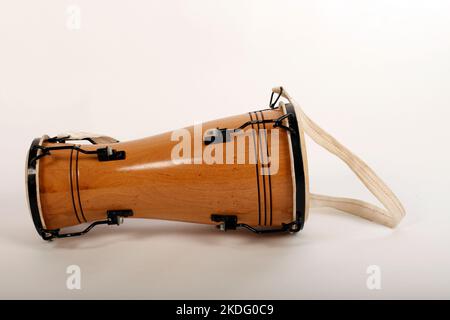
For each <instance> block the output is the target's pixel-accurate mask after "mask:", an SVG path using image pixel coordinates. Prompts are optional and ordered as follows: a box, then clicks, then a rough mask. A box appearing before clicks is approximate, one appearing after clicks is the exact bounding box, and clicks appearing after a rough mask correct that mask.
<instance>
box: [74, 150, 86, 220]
mask: <svg viewBox="0 0 450 320" xmlns="http://www.w3.org/2000/svg"><path fill="white" fill-rule="evenodd" d="M79 155H80V152H79V151H78V150H77V156H76V162H75V181H76V185H77V195H78V205H79V207H80V212H81V215H82V216H83V219H84V222H87V220H86V217H85V216H84V212H83V206H82V205H81V196H80V183H79V178H78V176H79V171H78V157H79Z"/></svg>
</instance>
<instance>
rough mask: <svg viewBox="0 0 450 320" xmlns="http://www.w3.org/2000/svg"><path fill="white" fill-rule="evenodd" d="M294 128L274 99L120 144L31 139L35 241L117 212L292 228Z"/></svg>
mask: <svg viewBox="0 0 450 320" xmlns="http://www.w3.org/2000/svg"><path fill="white" fill-rule="evenodd" d="M298 126H299V124H298V121H297V118H296V113H295V109H294V107H293V106H292V105H291V104H286V105H284V104H283V105H280V106H279V107H277V108H273V109H266V110H262V111H256V112H250V113H246V114H242V115H238V116H233V117H229V118H225V119H220V120H215V121H211V122H207V123H204V124H202V125H201V128H199V127H198V126H193V127H189V128H186V129H182V130H178V131H174V132H168V133H164V134H160V135H157V136H153V137H149V138H144V139H140V140H134V141H129V142H115V141H114V139H110V138H104V137H103V138H102V137H89V136H85V137H81V139H83V140H90V141H91V142H94V143H95V144H92V145H90V144H76V143H72V142H74V141H71V140H72V139H73V140H75V138H76V137H72V136H70V135H68V136H58V137H55V138H49V137H47V136H44V137H43V138H40V139H35V140H34V141H33V144H32V146H31V148H30V151H29V155H28V160H27V165H28V171H27V187H28V189H27V191H28V199H29V204H30V210H31V213H32V217H33V221H34V224H35V226H36V229H37V231H38V233H39V234H40V235H41V236H42V237H43V238H44V239H52V238H55V237H66V236H74V235H80V234H83V233H85V232H87V231H88V230H90V229H89V228H88V229H87V230H84V231H83V232H79V233H62V232H60V229H61V228H64V227H70V226H75V225H79V224H82V223H93V225H96V224H102V223H104V224H116V223H117V224H118V223H119V222H120V221H121V219H122V218H123V217H129V218H148V219H163V220H175V221H184V222H193V223H201V224H217V225H218V226H219V227H220V228H221V229H222V230H227V229H235V228H237V227H245V228H247V229H250V230H252V231H255V232H258V233H265V232H278V231H287V232H296V231H299V230H300V229H302V227H303V224H304V221H305V218H306V215H307V205H306V204H305V203H306V199H305V198H306V196H307V179H306V175H305V172H306V155H305V154H304V151H302V150H304V147H303V146H304V141H303V133H302V131H301V130H299V127H298ZM76 140H78V139H76ZM174 156H178V157H175V158H174ZM242 160H244V161H242ZM93 225H91V227H92V226H93Z"/></svg>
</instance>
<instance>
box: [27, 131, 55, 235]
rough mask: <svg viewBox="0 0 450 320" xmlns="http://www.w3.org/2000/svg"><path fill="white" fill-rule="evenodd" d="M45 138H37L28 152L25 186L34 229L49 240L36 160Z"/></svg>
mask: <svg viewBox="0 0 450 320" xmlns="http://www.w3.org/2000/svg"><path fill="white" fill-rule="evenodd" d="M44 138H45V137H42V138H36V139H34V140H33V142H32V143H31V146H30V149H29V150H28V155H27V162H26V173H25V185H26V190H27V200H28V207H29V209H30V212H31V217H32V219H33V223H34V227H35V228H36V231H37V232H38V233H39V235H40V236H41V237H42V238H43V239H44V240H48V239H50V238H51V236H50V235H49V234H47V233H46V232H45V231H44V230H45V223H44V220H43V219H42V214H41V210H40V204H39V183H38V182H39V180H38V170H39V160H37V161H36V160H35V157H36V156H37V155H38V152H39V149H37V148H36V146H39V145H41V144H42V141H43V140H44Z"/></svg>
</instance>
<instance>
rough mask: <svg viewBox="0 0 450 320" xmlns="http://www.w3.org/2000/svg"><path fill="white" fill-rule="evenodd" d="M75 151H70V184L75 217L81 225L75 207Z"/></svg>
mask: <svg viewBox="0 0 450 320" xmlns="http://www.w3.org/2000/svg"><path fill="white" fill-rule="evenodd" d="M72 159H73V149H72V150H70V160H69V182H70V194H71V195H72V205H73V212H74V213H75V216H76V217H77V220H78V223H81V220H80V218H79V217H78V211H77V206H76V205H75V196H74V194H73V178H72V176H73V170H72V168H73V160H72Z"/></svg>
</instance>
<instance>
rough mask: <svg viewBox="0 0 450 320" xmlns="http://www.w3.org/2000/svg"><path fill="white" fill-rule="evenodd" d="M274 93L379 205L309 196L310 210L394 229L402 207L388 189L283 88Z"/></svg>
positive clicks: (305, 130)
mask: <svg viewBox="0 0 450 320" xmlns="http://www.w3.org/2000/svg"><path fill="white" fill-rule="evenodd" d="M273 92H275V93H280V92H281V93H282V96H283V97H285V98H286V99H287V100H289V102H290V103H291V104H292V105H294V107H295V110H296V114H297V119H298V121H299V126H300V130H304V132H306V134H308V136H310V137H311V138H312V139H313V140H314V142H316V143H317V144H319V145H320V146H322V147H323V148H325V149H326V150H328V151H329V152H331V153H333V154H334V155H336V156H337V157H339V158H340V159H341V160H342V161H344V162H345V163H346V164H347V165H348V166H349V167H350V169H351V170H352V171H353V172H354V173H355V174H356V175H357V176H358V178H359V179H360V180H361V182H362V183H363V184H364V185H365V186H366V187H367V189H368V190H369V191H370V192H371V193H372V194H373V195H374V196H375V197H376V198H377V199H378V200H379V201H380V202H381V203H382V204H383V206H384V208H379V207H377V206H375V205H373V204H370V203H367V202H365V201H361V200H357V199H349V198H338V197H330V196H325V195H318V194H309V197H310V205H311V207H331V208H335V209H338V210H340V211H344V212H347V213H351V214H353V215H356V216H360V217H362V218H365V219H368V220H371V221H373V222H376V223H380V224H382V225H385V226H388V227H391V228H394V227H395V226H396V225H397V224H398V223H399V222H400V220H401V219H402V218H403V216H404V215H405V210H404V209H403V206H402V204H401V203H400V201H399V200H398V199H397V197H396V196H395V194H394V193H393V192H392V191H391V190H390V189H389V188H388V186H387V185H386V184H385V183H384V182H383V181H382V180H381V179H380V178H379V177H378V176H377V175H376V174H375V172H374V171H373V170H372V169H371V168H369V166H368V165H367V164H366V163H364V161H362V160H361V159H360V158H358V157H357V156H356V155H354V154H353V153H352V152H351V151H350V150H348V149H347V148H346V147H344V146H343V145H342V144H341V143H339V142H338V141H337V140H336V139H335V138H333V137H332V136H331V135H329V134H328V133H327V132H325V131H324V130H323V129H322V128H320V127H319V126H318V125H317V124H316V123H315V122H314V121H312V120H311V119H310V118H308V116H307V115H306V114H305V113H304V112H303V110H302V109H301V108H300V106H299V104H298V103H297V102H296V101H295V100H294V99H292V98H291V96H290V95H289V94H288V93H287V92H286V90H284V88H281V87H277V88H274V89H273Z"/></svg>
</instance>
